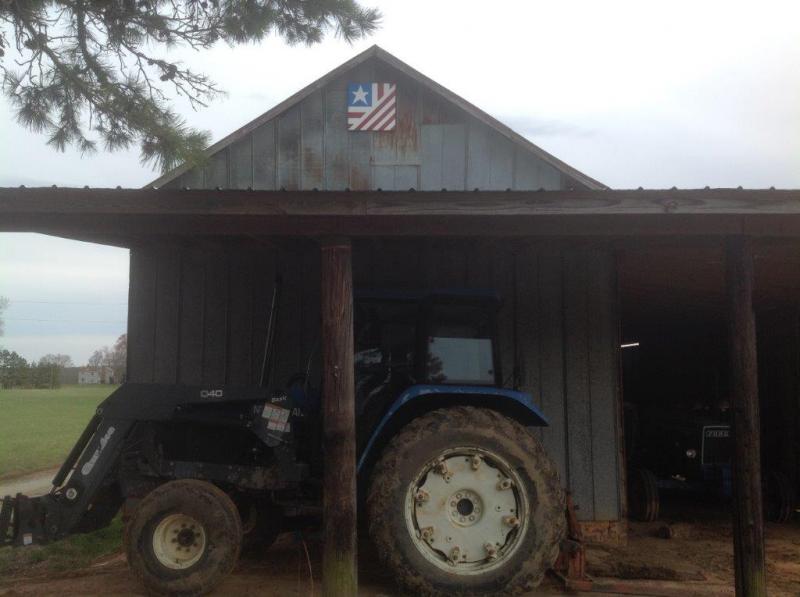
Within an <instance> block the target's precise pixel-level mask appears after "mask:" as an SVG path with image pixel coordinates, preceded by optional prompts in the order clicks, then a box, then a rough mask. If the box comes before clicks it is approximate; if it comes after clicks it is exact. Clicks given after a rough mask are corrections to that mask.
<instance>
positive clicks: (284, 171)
mask: <svg viewBox="0 0 800 597" xmlns="http://www.w3.org/2000/svg"><path fill="white" fill-rule="evenodd" d="M300 130H301V129H300V106H294V107H293V108H291V109H289V110H287V111H286V112H284V113H283V114H282V115H281V116H280V118H278V128H277V135H278V188H281V189H286V190H287V191H296V190H298V189H300V188H301V185H302V171H301V157H300V134H301V133H300Z"/></svg>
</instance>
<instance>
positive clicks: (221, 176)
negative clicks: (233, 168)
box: [203, 147, 228, 189]
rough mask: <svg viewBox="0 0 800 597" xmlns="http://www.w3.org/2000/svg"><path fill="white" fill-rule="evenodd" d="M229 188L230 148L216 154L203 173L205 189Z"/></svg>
mask: <svg viewBox="0 0 800 597" xmlns="http://www.w3.org/2000/svg"><path fill="white" fill-rule="evenodd" d="M217 187H219V188H221V189H226V188H228V148H227V147H226V148H225V149H223V150H222V151H220V152H219V153H216V154H214V155H213V156H211V158H210V159H209V160H208V164H206V167H205V168H204V171H203V188H204V189H216V188H217Z"/></svg>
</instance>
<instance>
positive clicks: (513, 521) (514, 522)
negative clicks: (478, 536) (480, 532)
mask: <svg viewBox="0 0 800 597" xmlns="http://www.w3.org/2000/svg"><path fill="white" fill-rule="evenodd" d="M503 523H505V524H507V525H508V526H510V527H518V526H519V518H517V517H516V516H503Z"/></svg>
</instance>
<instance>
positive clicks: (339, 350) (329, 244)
mask: <svg viewBox="0 0 800 597" xmlns="http://www.w3.org/2000/svg"><path fill="white" fill-rule="evenodd" d="M321 267H322V272H321V274H322V275H321V278H322V390H323V396H322V413H323V426H324V430H323V436H324V440H323V441H324V445H323V449H324V454H325V462H324V464H325V474H324V488H323V491H324V498H323V503H322V508H323V510H322V513H323V519H324V533H325V548H324V552H323V562H322V594H323V595H324V596H325V597H351V596H352V597H354V596H355V595H356V592H357V589H358V576H357V564H356V428H355V382H354V365H353V274H352V258H351V247H350V241H349V240H348V239H328V240H325V241H323V242H322V262H321Z"/></svg>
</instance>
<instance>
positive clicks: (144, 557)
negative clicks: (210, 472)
mask: <svg viewBox="0 0 800 597" xmlns="http://www.w3.org/2000/svg"><path fill="white" fill-rule="evenodd" d="M241 543H242V521H241V519H240V517H239V512H238V510H237V508H236V505H235V504H234V503H233V501H232V500H231V498H230V497H228V495H227V494H226V493H225V492H224V491H222V490H221V489H219V488H218V487H216V486H215V485H213V484H211V483H207V482H205V481H197V480H192V479H182V480H178V481H170V482H168V483H164V484H163V485H160V486H159V487H157V488H156V489H154V490H153V491H151V492H150V493H149V494H147V496H145V498H144V499H143V500H142V501H141V502H140V503H139V504H138V505H137V507H136V508H135V509H134V511H133V513H132V515H131V517H130V519H129V521H128V524H127V526H126V528H125V539H124V544H125V545H124V547H125V551H126V554H127V556H128V565H129V566H130V567H131V570H132V571H133V572H134V574H135V575H136V576H137V577H139V579H140V580H141V581H142V582H143V584H144V585H145V587H146V588H147V589H148V591H150V592H151V593H156V594H161V595H202V594H204V593H207V592H208V591H210V590H211V589H213V588H214V587H215V586H216V585H217V584H218V583H219V582H220V581H221V580H222V579H223V578H225V576H227V575H228V574H229V573H230V572H231V571H232V570H233V567H234V565H235V564H236V561H237V560H238V558H239V550H240V548H241Z"/></svg>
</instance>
